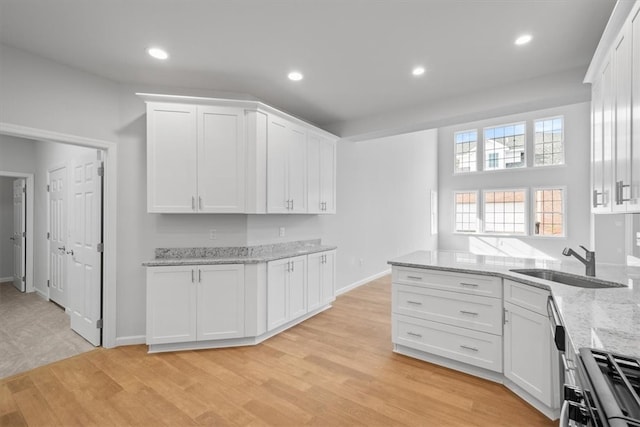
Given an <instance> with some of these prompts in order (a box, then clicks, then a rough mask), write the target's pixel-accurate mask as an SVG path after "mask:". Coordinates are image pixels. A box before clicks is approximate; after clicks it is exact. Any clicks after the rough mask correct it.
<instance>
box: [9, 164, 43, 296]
mask: <svg viewBox="0 0 640 427" xmlns="http://www.w3.org/2000/svg"><path fill="white" fill-rule="evenodd" d="M0 176H1V177H5V178H16V179H25V180H26V181H27V182H26V185H27V197H25V203H26V204H27V208H26V218H25V225H26V228H27V237H26V239H25V244H26V245H27V253H26V255H25V256H26V258H25V263H26V264H27V265H26V266H25V270H24V276H25V280H24V281H25V292H33V291H34V290H35V287H34V286H33V190H34V180H33V174H32V173H21V172H9V171H2V170H0Z"/></svg>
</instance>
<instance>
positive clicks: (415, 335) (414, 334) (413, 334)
mask: <svg viewBox="0 0 640 427" xmlns="http://www.w3.org/2000/svg"><path fill="white" fill-rule="evenodd" d="M407 335H410V336H412V337H416V338H422V335H421V334H416V333H415V332H411V331H409V332H407Z"/></svg>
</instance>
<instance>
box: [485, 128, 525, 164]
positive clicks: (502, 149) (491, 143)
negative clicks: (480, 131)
mask: <svg viewBox="0 0 640 427" xmlns="http://www.w3.org/2000/svg"><path fill="white" fill-rule="evenodd" d="M524 146H525V124H524V123H516V124H513V125H506V126H497V127H491V128H486V129H485V130H484V156H485V167H484V168H485V170H496V169H510V168H522V167H524V166H525V158H524Z"/></svg>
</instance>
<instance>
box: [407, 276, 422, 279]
mask: <svg viewBox="0 0 640 427" xmlns="http://www.w3.org/2000/svg"><path fill="white" fill-rule="evenodd" d="M407 279H413V280H422V277H420V276H407Z"/></svg>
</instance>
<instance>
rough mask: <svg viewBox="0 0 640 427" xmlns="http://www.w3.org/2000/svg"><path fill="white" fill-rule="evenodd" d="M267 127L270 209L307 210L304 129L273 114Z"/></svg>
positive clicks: (285, 210) (269, 211)
mask: <svg viewBox="0 0 640 427" xmlns="http://www.w3.org/2000/svg"><path fill="white" fill-rule="evenodd" d="M268 123H269V124H268V129H267V212H268V213H306V212H307V197H306V195H307V168H306V159H307V137H306V132H305V129H303V128H301V127H299V126H296V125H295V124H293V123H291V122H290V121H288V120H286V119H283V118H281V117H278V116H275V115H270V116H269V122H268Z"/></svg>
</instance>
